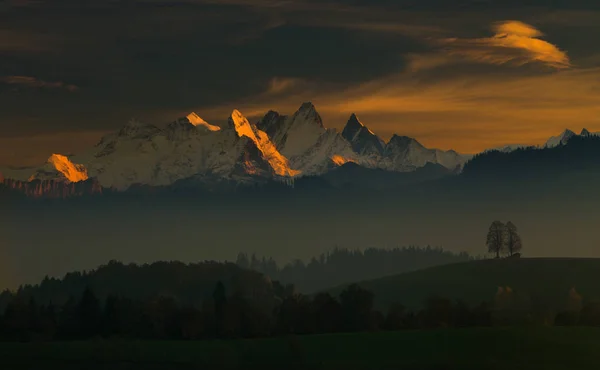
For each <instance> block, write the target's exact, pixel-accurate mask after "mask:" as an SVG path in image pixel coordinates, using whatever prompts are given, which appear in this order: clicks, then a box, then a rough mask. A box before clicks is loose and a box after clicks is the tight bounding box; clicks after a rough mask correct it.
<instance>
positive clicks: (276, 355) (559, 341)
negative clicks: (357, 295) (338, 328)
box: [0, 327, 600, 370]
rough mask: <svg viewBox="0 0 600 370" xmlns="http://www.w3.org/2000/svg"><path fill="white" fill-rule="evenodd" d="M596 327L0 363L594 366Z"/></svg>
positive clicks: (19, 358) (4, 354) (116, 352)
mask: <svg viewBox="0 0 600 370" xmlns="http://www.w3.org/2000/svg"><path fill="white" fill-rule="evenodd" d="M598 353H600V328H598V329H597V328H546V327H538V328H490V329H445V330H432V331H404V332H379V333H362V334H338V335H319V336H304V337H294V338H286V339H265V340H240V341H210V342H201V341H198V342H193V341H190V342H176V341H172V342H129V341H122V342H121V341H100V340H99V341H89V342H68V343H61V342H53V343H52V342H50V343H1V344H0V358H1V362H2V369H7V370H8V369H10V370H12V369H61V370H63V369H64V370H71V369H92V370H93V369H207V368H209V369H214V368H216V369H220V368H224V369H229V368H231V369H239V368H243V369H246V368H249V369H250V368H251V369H259V368H262V369H265V368H279V369H281V368H285V369H405V370H411V369H413V370H421V369H427V370H438V369H439V370H442V369H443V370H448V369H457V370H458V369H460V370H468V369H473V370H487V369H494V370H501V369H510V370H518V369H527V370H531V369H544V370H552V369H557V370H558V369H561V370H563V369H564V370H575V369H598V368H600V356H598Z"/></svg>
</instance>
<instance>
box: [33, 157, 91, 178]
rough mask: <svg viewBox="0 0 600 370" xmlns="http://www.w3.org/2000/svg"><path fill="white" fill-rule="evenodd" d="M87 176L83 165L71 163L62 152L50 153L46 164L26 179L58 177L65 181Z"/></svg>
mask: <svg viewBox="0 0 600 370" xmlns="http://www.w3.org/2000/svg"><path fill="white" fill-rule="evenodd" d="M88 178H89V177H88V172H87V169H86V167H85V166H84V165H82V164H77V163H73V162H71V160H70V159H69V158H67V157H66V156H64V155H62V154H52V155H51V156H50V157H49V158H48V160H47V161H46V164H45V165H44V166H42V167H40V168H38V169H37V171H35V173H33V174H32V175H31V176H30V177H29V178H28V181H32V180H56V179H60V180H61V181H65V180H66V181H67V182H79V181H85V180H87V179H88Z"/></svg>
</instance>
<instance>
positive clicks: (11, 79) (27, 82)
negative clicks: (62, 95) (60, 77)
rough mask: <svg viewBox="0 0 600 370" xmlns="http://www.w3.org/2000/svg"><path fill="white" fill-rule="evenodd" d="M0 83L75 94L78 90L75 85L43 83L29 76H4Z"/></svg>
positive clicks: (60, 82) (59, 82)
mask: <svg viewBox="0 0 600 370" xmlns="http://www.w3.org/2000/svg"><path fill="white" fill-rule="evenodd" d="M0 83H4V84H6V85H10V86H15V88H17V89H18V88H19V87H26V88H32V89H64V90H67V91H69V92H75V91H77V90H78V89H79V88H78V87H77V86H75V85H71V84H66V83H64V82H62V81H54V82H49V81H44V80H39V79H37V78H35V77H31V76H5V77H0Z"/></svg>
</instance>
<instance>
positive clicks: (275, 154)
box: [0, 102, 469, 191]
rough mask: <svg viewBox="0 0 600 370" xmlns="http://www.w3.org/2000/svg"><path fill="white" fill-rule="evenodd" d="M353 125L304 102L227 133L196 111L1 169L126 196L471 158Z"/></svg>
mask: <svg viewBox="0 0 600 370" xmlns="http://www.w3.org/2000/svg"><path fill="white" fill-rule="evenodd" d="M348 124H355V125H357V127H356V128H357V130H356V132H355V135H352V137H350V136H351V135H350V134H349V133H348V130H346V134H345V135H344V133H343V132H342V133H339V132H338V131H337V130H335V129H331V128H326V127H325V125H324V124H323V120H322V118H321V116H320V115H319V113H318V112H317V109H316V107H315V106H314V104H312V103H311V102H305V103H303V104H302V105H301V106H300V107H299V109H298V110H297V111H296V112H295V113H294V114H293V115H290V116H286V115H280V114H279V113H278V112H275V111H268V112H267V113H266V114H265V116H264V117H263V118H262V119H261V120H259V121H258V122H257V123H256V124H253V123H250V122H249V121H248V120H247V119H246V118H245V117H244V116H243V114H242V113H241V112H240V111H238V110H233V112H232V114H231V115H230V117H229V118H228V123H227V125H226V126H227V127H220V126H216V125H212V124H210V123H208V122H207V121H205V120H204V119H202V118H201V117H200V116H199V115H198V114H196V113H194V112H192V113H190V114H188V115H187V116H186V117H182V118H179V119H177V120H175V121H173V122H171V123H169V124H167V125H166V127H164V128H159V127H158V126H155V125H151V124H146V123H143V122H139V121H137V120H135V119H132V120H130V121H128V122H127V123H126V124H125V125H124V126H123V127H122V128H121V129H119V130H118V131H116V132H113V133H110V134H108V135H105V136H104V137H102V138H101V140H100V141H99V142H98V143H97V144H96V145H95V146H94V147H93V148H90V149H89V150H87V151H85V152H83V153H79V154H76V155H73V156H64V155H61V154H53V155H52V156H51V157H50V158H49V160H48V162H47V163H46V164H44V165H42V166H40V167H37V168H32V169H31V170H29V169H22V170H19V171H14V170H9V169H0V173H2V174H3V175H4V177H5V178H9V179H12V180H17V181H29V180H33V179H39V180H55V181H65V182H67V183H71V182H79V181H84V180H87V179H88V178H89V179H95V181H97V182H98V183H99V184H100V185H101V186H102V187H105V188H113V189H116V190H120V191H122V190H126V189H128V188H129V187H131V186H132V185H134V184H140V185H150V186H166V185H171V184H174V183H175V182H176V181H178V180H182V179H189V178H196V179H197V181H203V179H204V180H207V181H209V182H213V181H214V180H218V179H222V180H226V181H234V182H238V183H241V184H243V183H252V182H254V181H256V179H257V176H258V177H263V178H265V179H267V180H268V179H277V180H279V181H282V182H286V183H289V182H293V179H294V178H295V177H298V176H315V175H317V176H319V175H323V174H325V173H327V172H328V171H330V170H332V169H334V168H337V167H339V166H340V165H342V164H344V163H348V162H354V163H358V164H360V165H361V166H364V167H367V168H380V169H383V170H388V171H399V172H407V171H414V170H415V169H417V168H420V167H423V166H425V165H426V164H427V163H437V164H441V165H442V166H444V167H446V168H448V169H450V170H453V169H454V168H456V167H461V166H462V165H463V164H464V163H465V162H466V160H467V159H468V158H469V156H465V155H460V154H458V153H456V152H454V151H447V152H446V151H441V150H438V149H428V148H425V147H424V146H422V145H421V144H420V143H418V142H417V141H416V140H415V139H412V138H411V140H412V141H411V142H412V143H414V144H413V145H412V146H414V148H413V150H405V151H404V152H403V151H397V150H396V151H394V150H391V151H389V153H388V154H389V155H388V156H386V151H385V148H386V147H387V146H388V144H389V143H388V144H386V143H385V142H384V141H383V140H382V139H381V138H379V137H378V136H377V135H376V134H375V133H374V132H372V131H371V130H369V129H368V128H367V127H366V126H365V125H363V124H362V123H361V122H360V121H359V119H358V117H357V116H356V115H355V114H352V115H351V117H350V119H349V121H348V123H347V126H348Z"/></svg>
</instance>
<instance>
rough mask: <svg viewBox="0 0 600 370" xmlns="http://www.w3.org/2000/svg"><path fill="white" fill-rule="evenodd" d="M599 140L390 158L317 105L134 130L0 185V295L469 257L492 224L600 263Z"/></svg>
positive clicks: (588, 136)
mask: <svg viewBox="0 0 600 370" xmlns="http://www.w3.org/2000/svg"><path fill="white" fill-rule="evenodd" d="M599 140H600V138H599V137H598V136H597V135H596V134H593V133H589V132H588V131H587V130H584V131H582V132H581V134H575V133H573V132H572V131H570V130H565V132H563V133H562V134H560V135H557V136H556V137H552V138H550V139H548V141H547V142H545V143H541V144H540V145H539V146H537V147H526V146H515V147H511V148H500V149H499V150H489V151H485V152H484V153H481V154H479V155H476V156H475V157H474V158H471V157H472V156H470V155H469V156H467V155H461V154H458V153H456V152H453V151H450V152H445V151H439V150H436V149H428V148H425V147H424V146H422V145H421V144H419V143H418V141H416V140H415V139H413V138H409V137H403V136H393V137H392V139H390V140H389V141H388V142H387V143H386V142H384V141H383V140H381V139H380V138H378V137H377V136H376V134H375V133H374V132H373V131H371V130H370V129H368V128H367V126H365V125H364V124H363V123H362V122H360V121H359V119H358V117H357V116H356V115H354V114H353V115H352V116H351V117H350V118H349V120H348V123H347V125H346V127H345V129H344V130H343V131H342V132H341V133H340V132H337V131H336V130H331V129H327V128H325V126H324V123H323V121H322V119H321V118H320V115H319V114H318V112H317V110H316V108H315V107H314V105H312V104H311V103H304V104H302V106H301V107H300V108H299V109H298V111H296V113H294V114H293V115H291V116H287V117H286V116H281V115H279V114H278V113H276V112H273V111H270V112H268V113H267V114H266V115H265V117H264V118H263V119H261V120H259V121H258V122H257V123H255V124H254V123H250V122H249V121H248V120H247V119H245V118H244V117H243V115H242V114H241V113H240V112H239V111H236V110H234V112H233V113H232V115H231V117H230V119H229V122H228V125H227V126H217V125H211V124H210V123H207V122H206V121H204V120H203V119H201V118H200V117H199V116H198V115H195V114H190V115H189V116H188V117H186V118H181V119H177V120H175V121H174V122H172V123H170V124H168V125H166V126H165V127H164V128H158V127H156V126H152V125H146V124H143V123H140V122H138V121H131V122H129V123H127V124H126V125H125V126H124V127H123V128H122V129H120V130H119V131H118V132H116V133H114V134H109V135H107V136H105V137H104V138H103V139H102V140H101V141H100V143H98V145H96V146H95V147H94V148H92V149H91V150H88V151H87V152H86V153H84V154H77V155H74V156H70V157H67V156H63V155H60V154H53V155H52V156H50V158H49V160H48V162H47V163H46V164H45V165H42V166H40V167H37V168H29V169H20V170H18V171H16V172H11V170H10V169H8V170H6V169H5V170H4V171H3V173H5V174H4V180H3V181H4V184H5V185H4V189H3V190H4V193H5V199H6V201H5V202H4V204H6V206H5V207H3V209H2V216H1V217H2V221H3V222H2V225H3V232H2V239H0V242H2V243H3V245H2V254H3V258H2V264H3V266H2V271H3V274H4V276H3V281H6V282H7V283H6V284H5V285H6V286H12V287H14V286H16V285H18V284H21V283H23V282H29V283H33V282H36V281H39V280H40V279H41V278H43V277H44V276H45V275H50V276H61V275H62V274H64V273H66V272H68V271H71V270H76V269H91V268H95V267H97V266H98V265H100V264H102V263H106V262H107V261H108V260H111V259H117V260H122V261H125V262H138V263H145V262H152V261H156V260H181V261H188V262H189V261H198V260H205V259H216V260H234V259H235V257H236V255H237V253H238V252H247V253H257V254H258V255H266V256H272V257H274V258H275V259H276V260H277V261H279V262H289V261H291V260H293V259H294V258H299V259H308V258H310V257H312V256H315V255H318V254H320V253H322V252H324V251H327V250H331V249H332V248H334V247H336V246H341V247H345V248H350V249H354V248H357V249H364V248H368V247H382V248H391V247H401V246H409V245H420V246H426V245H431V246H441V247H444V248H445V249H448V250H451V251H466V252H469V253H471V254H473V255H479V254H483V253H484V252H485V249H484V247H483V245H484V243H483V242H484V239H483V237H484V236H485V231H486V229H487V227H488V226H489V223H490V222H491V220H495V219H501V220H511V221H512V222H514V223H516V224H517V225H519V228H520V230H522V234H523V238H524V240H525V243H526V246H527V250H526V253H527V255H528V256H563V255H565V254H568V255H569V256H573V257H597V256H598V252H597V248H596V246H597V245H598V244H599V243H600V236H598V235H597V233H595V231H594V225H595V224H596V223H597V222H598V221H600V216H598V215H597V213H596V212H595V207H593V201H594V200H598V199H599V198H600V196H598V195H597V192H596V191H595V185H596V184H598V183H600V178H598V176H597V175H596V173H597V163H598V162H597V161H596V159H600V150H599V149H600V145H599V144H600V142H599ZM342 159H343V160H342ZM573 163H576V164H578V165H575V166H573V165H572V164H573ZM11 173H12V174H16V176H14V178H10V175H11ZM19 176H20V177H19ZM77 184H83V185H86V184H90V186H89V187H85V186H84V187H83V188H82V189H83V190H82V191H81V192H79V193H73V192H72V191H71V190H70V189H74V188H72V186H74V185H77ZM83 185H82V186H83ZM86 186H87V185H86ZM28 187H31V188H32V189H38V190H39V189H41V190H39V191H40V192H29V193H27V189H29V188H28ZM56 187H58V189H60V191H58V192H54V193H52V192H51V193H48V194H46V193H45V192H44V191H45V190H44V189H46V190H47V189H55V188H56ZM90 189H91V190H90ZM25 194H27V196H26V195H25ZM46 195H48V196H46ZM57 195H58V196H57ZM458 215H460V217H457V216H458Z"/></svg>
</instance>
